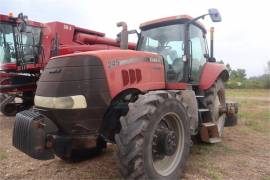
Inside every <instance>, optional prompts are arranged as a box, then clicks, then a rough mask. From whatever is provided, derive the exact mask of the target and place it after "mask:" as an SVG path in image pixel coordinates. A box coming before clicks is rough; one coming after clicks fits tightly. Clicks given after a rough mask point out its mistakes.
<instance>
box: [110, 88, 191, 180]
mask: <svg viewBox="0 0 270 180" xmlns="http://www.w3.org/2000/svg"><path fill="white" fill-rule="evenodd" d="M120 122H121V126H122V129H121V131H120V133H119V134H116V135H115V140H116V144H117V146H118V151H117V157H118V160H119V167H120V172H121V174H122V175H123V177H124V178H128V179H130V178H131V179H178V178H180V176H181V174H182V171H183V167H184V165H185V163H186V160H187V157H188V154H189V149H190V142H191V141H190V127H189V116H188V114H187V107H186V105H185V104H184V103H183V100H182V97H181V96H180V95H178V94H175V93H170V92H167V91H156V92H155V91H153V92H150V93H148V94H145V95H140V96H139V98H138V100H137V101H136V102H135V103H130V104H129V112H128V113H127V115H126V116H123V117H121V119H120Z"/></svg>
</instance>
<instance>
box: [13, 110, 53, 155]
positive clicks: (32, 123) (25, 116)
mask: <svg viewBox="0 0 270 180" xmlns="http://www.w3.org/2000/svg"><path fill="white" fill-rule="evenodd" d="M57 131H58V128H57V127H56V125H55V124H54V123H53V122H52V121H51V120H50V119H48V118H46V117H44V116H42V115H40V114H39V113H37V112H34V111H28V110H27V111H22V112H20V113H18V114H17V115H16V120H15V124H14V129H13V137H12V144H13V146H14V147H16V148H17V149H19V150H20V151H22V152H24V153H25V154H27V155H29V156H30V157H32V158H35V159H39V160H49V159H53V158H54V153H53V150H52V149H50V148H47V147H46V136H47V134H50V133H55V132H57Z"/></svg>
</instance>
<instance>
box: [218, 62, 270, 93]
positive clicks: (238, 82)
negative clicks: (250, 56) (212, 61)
mask: <svg viewBox="0 0 270 180" xmlns="http://www.w3.org/2000/svg"><path fill="white" fill-rule="evenodd" d="M218 63H220V64H224V62H223V61H222V60H221V61H218ZM226 67H227V69H228V71H229V74H230V79H229V81H228V82H227V83H226V87H227V88H232V89H236V88H243V89H244V88H247V89H248V88H249V89H252V88H255V89H257V88H259V89H270V61H268V62H267V64H266V67H265V72H264V73H263V74H262V75H259V76H253V77H249V78H247V74H246V70H245V69H241V68H240V69H232V68H231V66H230V64H226Z"/></svg>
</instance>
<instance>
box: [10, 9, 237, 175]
mask: <svg viewBox="0 0 270 180" xmlns="http://www.w3.org/2000/svg"><path fill="white" fill-rule="evenodd" d="M208 15H210V17H211V19H212V21H213V22H219V21H221V16H220V14H219V12H218V11H217V10H216V9H209V11H208V13H207V14H204V15H202V16H199V17H197V18H192V17H190V16H187V15H180V16H172V17H168V18H162V19H157V20H154V21H149V22H146V23H143V24H141V26H140V29H141V32H140V33H138V34H139V39H138V43H137V48H136V50H110V51H108V50H102V51H91V52H83V53H77V54H70V55H64V56H59V57H55V58H52V59H51V60H50V61H49V63H48V64H47V66H46V68H45V69H44V72H43V73H42V75H41V77H40V80H39V83H38V87H37V90H36V94H35V106H34V108H33V110H25V111H22V112H19V113H18V114H17V115H16V121H15V124H14V131H13V146H15V147H16V148H17V149H19V150H20V151H22V152H24V153H26V154H27V155H29V156H30V157H32V158H35V159H40V160H47V159H52V158H54V156H55V155H56V156H58V157H60V158H61V159H63V160H65V161H74V160H78V159H84V158H86V157H87V155H88V153H90V152H100V151H102V149H104V148H106V145H107V142H110V143H114V144H116V146H117V151H116V157H117V160H118V165H119V169H120V172H121V174H122V176H123V177H124V178H126V179H167V180H174V179H180V177H181V174H182V173H183V169H184V165H185V163H186V160H187V157H188V155H189V150H190V147H191V144H192V139H198V140H200V141H203V142H207V143H218V142H220V141H221V137H222V135H223V129H224V127H225V126H232V125H235V124H236V121H237V117H236V113H237V104H236V103H228V102H226V99H225V88H224V83H225V82H226V81H227V80H228V78H229V74H228V71H227V69H226V67H225V66H224V65H222V64H218V63H216V62H215V58H214V57H213V56H212V55H213V46H212V45H211V46H210V47H212V48H210V51H209V50H208V48H207V43H206V33H207V31H206V29H205V28H204V26H203V25H202V24H201V23H199V22H198V20H199V19H201V18H204V17H205V16H208ZM133 32H136V31H128V30H127V28H126V27H125V28H123V30H122V33H121V34H122V35H123V36H122V38H121V42H122V44H123V46H124V45H125V46H127V43H128V41H127V35H128V34H129V33H133ZM136 33H137V32H136ZM211 42H212V43H211V44H213V41H212V39H211ZM92 150H93V151H92Z"/></svg>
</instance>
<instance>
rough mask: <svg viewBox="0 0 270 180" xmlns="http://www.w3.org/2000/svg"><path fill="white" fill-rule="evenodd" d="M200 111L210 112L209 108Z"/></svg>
mask: <svg viewBox="0 0 270 180" xmlns="http://www.w3.org/2000/svg"><path fill="white" fill-rule="evenodd" d="M199 112H209V109H199Z"/></svg>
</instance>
